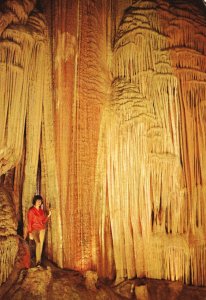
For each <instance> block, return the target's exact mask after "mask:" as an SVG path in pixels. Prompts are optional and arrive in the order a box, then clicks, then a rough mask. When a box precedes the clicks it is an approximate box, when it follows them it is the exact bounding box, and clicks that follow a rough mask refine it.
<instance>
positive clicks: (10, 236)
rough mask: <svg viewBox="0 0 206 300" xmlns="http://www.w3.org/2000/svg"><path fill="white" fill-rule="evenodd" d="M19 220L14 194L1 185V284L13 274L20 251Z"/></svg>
mask: <svg viewBox="0 0 206 300" xmlns="http://www.w3.org/2000/svg"><path fill="white" fill-rule="evenodd" d="M16 227H17V221H16V217H15V210H14V205H13V203H12V195H11V193H10V192H8V191H7V190H6V189H5V188H3V187H2V186H1V187H0V286H1V285H2V283H3V282H5V281H6V279H7V278H8V276H9V275H10V274H11V272H12V270H13V267H14V262H15V259H16V256H17V252H18V245H19V238H18V237H17V236H16Z"/></svg>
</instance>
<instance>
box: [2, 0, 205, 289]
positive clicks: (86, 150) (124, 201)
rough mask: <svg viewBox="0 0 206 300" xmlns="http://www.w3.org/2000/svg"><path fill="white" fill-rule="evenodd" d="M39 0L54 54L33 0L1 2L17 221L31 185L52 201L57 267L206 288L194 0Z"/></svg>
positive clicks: (201, 70)
mask: <svg viewBox="0 0 206 300" xmlns="http://www.w3.org/2000/svg"><path fill="white" fill-rule="evenodd" d="M40 2H41V3H44V5H46V6H47V8H48V11H47V15H49V11H50V19H49V22H50V23H49V24H50V29H49V30H50V33H51V36H52V38H51V44H52V47H51V48H52V49H50V45H49V34H48V26H47V22H46V19H45V16H44V14H42V13H40V11H39V10H38V9H36V8H35V5H36V1H33V0H30V1H29V0H28V1H27V0H25V1H23V0H22V1H17V0H16V1H9V0H5V1H2V2H1V7H0V9H1V13H0V34H1V40H0V75H1V76H0V101H1V105H0V116H1V122H0V174H1V175H2V176H3V177H4V176H5V178H6V179H7V180H6V181H5V184H6V185H7V184H8V185H10V183H9V181H10V180H11V181H12V186H13V190H14V194H15V197H16V198H15V197H14V199H16V200H15V205H16V212H17V214H19V216H18V217H19V219H20V218H22V220H23V222H24V225H25V228H26V218H25V217H26V212H27V209H28V208H29V206H30V205H31V199H32V196H33V194H34V193H35V192H41V193H42V195H43V197H44V198H45V202H46V203H45V204H46V206H47V207H48V205H49V204H50V205H51V207H52V208H53V209H54V210H53V213H52V218H51V222H50V223H49V232H48V239H47V241H48V243H47V253H48V256H49V258H51V259H52V260H53V261H54V262H55V263H57V264H58V265H59V266H61V267H65V268H70V269H76V270H83V271H85V270H91V269H92V270H97V273H98V275H99V276H100V277H106V278H115V276H116V279H117V281H118V280H122V279H124V278H134V277H135V276H138V277H145V276H146V277H153V278H165V279H170V280H174V281H175V280H180V281H183V282H185V283H192V284H194V285H206V269H205V268H204V266H205V265H206V242H205V230H206V221H205V220H206V201H205V200H206V199H205V191H206V189H205V180H206V173H205V170H206V161H205V157H206V153H205V152H206V144H205V130H206V128H205V121H206V120H205V97H206V84H205V83H206V75H205V74H206V29H205V28H206V26H205V25H206V18H205V15H204V13H203V12H202V10H201V7H200V6H199V5H198V3H197V2H196V1H195V0H194V1H186V0H183V1H182V0H181V1H180V0H174V1H169V0H168V1H167V0H141V1H129V0H125V1H122V0H118V1H113V0H101V1H99V0H94V1H93V0H88V1H87V0H79V1H73V0H71V1H63V0H58V1H40ZM52 79H53V81H52ZM52 84H53V85H52ZM53 100H54V102H52V101H53ZM14 167H15V170H11V169H12V168H14ZM10 175H11V176H10ZM3 177H2V178H3ZM2 178H1V179H2ZM0 205H1V204H0ZM5 209H6V208H5ZM2 211H4V208H3V207H2ZM3 220H4V221H3V222H2V224H3V225H2V226H3V227H2V228H3V230H2V229H0V230H1V231H2V233H3V232H4V230H5V226H7V225H6V224H7V220H6V219H3ZM0 222H1V220H0ZM9 224H10V223H9ZM10 225H11V224H10ZM10 225H9V226H8V228H10V229H11V230H13V229H12V228H13V227H12V226H13V225H11V227H10ZM12 238H13V237H12ZM4 240H5V237H4ZM7 240H8V241H9V239H7ZM2 241H3V239H2ZM15 243H16V242H15ZM5 247H6V248H5V249H6V251H3V250H0V251H1V253H3V252H4V253H5V254H4V255H5V258H4V259H3V260H2V261H3V262H6V260H7V259H8V257H10V258H11V260H12V262H11V263H10V266H12V264H13V260H14V257H15V254H13V256H12V257H13V258H12V257H11V256H10V253H9V249H10V248H11V247H10V244H9V245H7V246H5ZM2 249H3V248H2ZM15 249H16V250H15V251H16V252H17V248H15ZM15 251H14V252H15ZM16 252H15V253H16ZM6 265H7V264H6ZM9 268H10V267H9ZM4 270H6V269H4ZM5 274H6V275H2V276H3V277H2V278H3V279H1V280H2V281H4V280H5V278H7V276H8V272H7V271H6V273H5ZM58 288H60V287H58Z"/></svg>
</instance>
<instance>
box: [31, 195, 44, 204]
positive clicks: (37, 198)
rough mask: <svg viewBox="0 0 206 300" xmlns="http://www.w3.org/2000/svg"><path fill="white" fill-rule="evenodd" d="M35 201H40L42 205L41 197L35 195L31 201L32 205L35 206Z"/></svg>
mask: <svg viewBox="0 0 206 300" xmlns="http://www.w3.org/2000/svg"><path fill="white" fill-rule="evenodd" d="M37 200H41V202H42V203H43V198H42V196H41V195H35V196H34V198H33V200H32V203H33V205H35V204H36V202H37Z"/></svg>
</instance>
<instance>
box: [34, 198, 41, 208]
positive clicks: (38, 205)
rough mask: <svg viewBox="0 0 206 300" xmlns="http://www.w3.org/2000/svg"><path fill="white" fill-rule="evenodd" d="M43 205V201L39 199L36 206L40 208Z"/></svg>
mask: <svg viewBox="0 0 206 300" xmlns="http://www.w3.org/2000/svg"><path fill="white" fill-rule="evenodd" d="M41 204H42V201H41V200H40V199H37V200H36V204H35V206H37V207H40V206H41Z"/></svg>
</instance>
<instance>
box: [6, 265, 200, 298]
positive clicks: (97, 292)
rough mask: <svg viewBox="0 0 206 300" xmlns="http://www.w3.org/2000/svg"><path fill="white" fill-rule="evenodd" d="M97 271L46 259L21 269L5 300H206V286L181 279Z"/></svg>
mask: <svg viewBox="0 0 206 300" xmlns="http://www.w3.org/2000/svg"><path fill="white" fill-rule="evenodd" d="M96 278H97V277H96V273H95V272H90V271H89V272H86V273H84V274H81V273H80V272H77V271H70V270H62V269H59V268H57V267H56V266H54V265H53V264H52V263H51V262H49V261H45V262H44V266H43V267H40V268H36V267H33V268H30V269H28V270H22V271H21V273H20V274H19V277H18V280H17V281H16V283H15V284H14V285H12V287H11V288H10V289H9V290H8V291H7V293H6V294H5V295H4V296H3V298H1V299H3V300H27V299H28V300H33V299H37V300H44V299H45V300H46V299H48V300H60V299H61V300H67V299H69V300H87V299H89V300H102V299H103V300H107V299H108V300H109V299H114V300H115V299H137V300H206V288H205V287H204V288H203V287H194V286H185V285H183V284H181V283H180V282H171V281H165V280H154V279H134V280H125V281H120V282H119V283H115V284H114V283H109V282H108V283H106V282H102V281H100V280H96Z"/></svg>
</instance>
